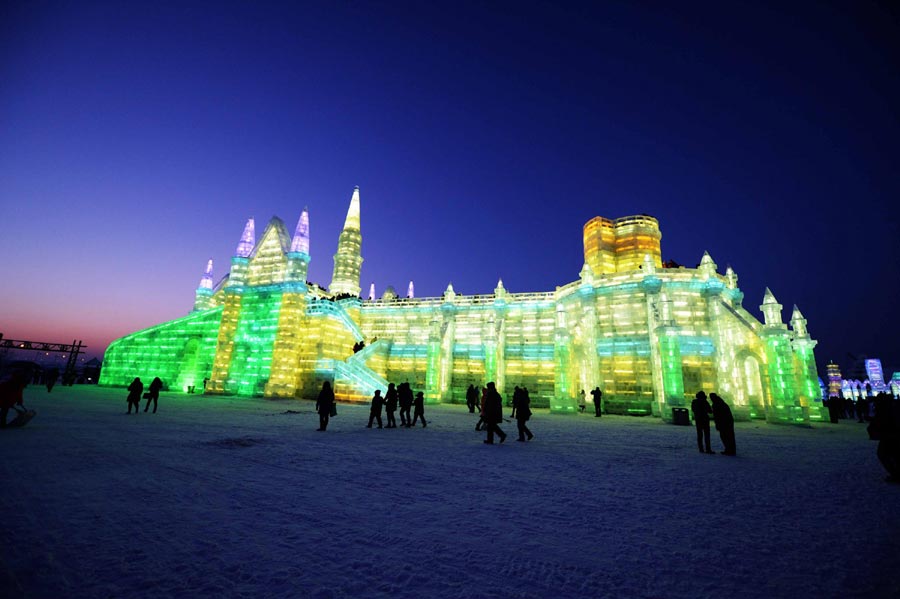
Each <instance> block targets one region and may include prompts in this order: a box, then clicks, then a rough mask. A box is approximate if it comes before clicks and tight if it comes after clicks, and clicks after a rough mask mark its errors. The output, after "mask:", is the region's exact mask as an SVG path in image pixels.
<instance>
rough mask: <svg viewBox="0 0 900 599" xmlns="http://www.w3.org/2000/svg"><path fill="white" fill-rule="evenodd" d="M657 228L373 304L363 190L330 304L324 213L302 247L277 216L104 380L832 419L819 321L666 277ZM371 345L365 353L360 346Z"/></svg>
mask: <svg viewBox="0 0 900 599" xmlns="http://www.w3.org/2000/svg"><path fill="white" fill-rule="evenodd" d="M661 238H662V234H661V233H660V229H659V224H658V222H657V220H656V219H655V218H653V217H651V216H646V215H638V216H629V217H624V218H618V219H606V218H601V217H597V218H594V219H592V220H590V221H588V223H587V224H585V226H584V229H583V241H584V266H583V268H582V269H581V273H580V276H579V278H578V279H577V280H575V281H573V282H571V283H569V284H567V285H564V286H562V287H558V288H556V289H555V290H554V291H548V292H536V293H511V292H509V291H507V290H506V288H505V287H504V286H503V282H502V281H499V282H498V283H497V287H496V288H495V289H494V291H493V293H491V294H486V295H465V296H464V295H461V294H458V293H456V292H455V290H454V289H453V286H452V285H448V286H447V289H446V290H445V291H444V293H443V295H441V296H440V297H430V298H416V297H414V289H413V285H412V282H410V284H409V287H408V291H407V297H406V298H400V297H398V295H397V293H396V292H395V291H394V289H393V288H392V287H387V288H386V290H385V292H384V295H383V296H382V298H381V299H375V287H374V284H372V285H371V286H370V288H369V294H368V297H369V299H368V300H367V301H365V300H362V299H360V298H359V297H358V296H359V293H360V269H361V265H362V261H363V258H362V252H361V247H362V235H361V230H360V198H359V189H358V188H357V189H355V190H354V191H353V194H352V198H351V201H350V207H349V209H348V212H347V217H346V219H345V222H344V228H343V230H342V232H341V234H340V238H339V240H338V247H337V252H336V253H335V255H334V271H333V275H332V282H331V286H330V288H329V289H328V291H325V290H324V289H322V288H320V287H318V286H316V285H314V284H311V283H307V281H306V276H307V269H308V266H309V261H310V253H309V214H308V211H307V210H305V209H304V210H303V212H302V214H301V216H300V220H299V222H298V224H297V227H296V229H295V231H294V235H293V237H291V236H290V235H289V234H288V231H287V229H286V227H285V224H284V223H283V222H282V221H281V220H280V219H278V218H273V219H272V220H271V221H270V222H269V223H268V225H267V226H266V228H265V231H264V232H263V233H262V236H261V237H260V238H259V240H258V241H257V240H256V237H255V224H254V221H253V219H250V220H249V221H248V222H247V225H246V226H245V228H244V232H243V234H242V236H241V239H240V243H239V244H238V247H237V249H236V251H235V255H234V257H233V258H232V259H231V268H230V271H229V273H228V275H227V276H226V277H225V278H224V279H223V280H222V281H221V282H219V284H218V285H216V286H213V285H211V281H212V278H211V277H212V264H211V263H209V264H207V268H206V271H205V272H204V274H203V277H202V278H201V282H200V286H199V288H198V289H197V291H196V299H195V304H194V311H193V312H192V313H191V314H189V315H188V316H185V317H183V318H180V319H177V320H174V321H171V322H167V323H163V324H160V325H157V326H155V327H151V328H149V329H146V330H143V331H138V332H136V333H133V334H131V335H128V336H126V337H123V338H121V339H118V340H116V341H115V342H113V344H112V345H110V347H109V349H108V350H107V352H106V356H105V360H104V366H103V375H102V381H101V382H102V384H104V385H126V384H128V383H129V382H130V381H131V379H132V378H133V377H134V376H135V375H138V374H139V375H141V376H143V377H153V376H159V377H161V378H162V379H163V380H165V381H167V382H168V383H169V384H170V385H171V386H172V387H174V388H178V389H186V388H187V387H190V386H194V387H196V388H198V389H199V388H200V382H201V381H203V380H205V379H208V383H207V384H206V386H205V391H206V392H207V393H220V394H234V395H245V396H255V395H265V396H274V397H314V396H315V395H316V393H317V392H318V390H319V388H320V387H321V384H322V382H323V381H325V380H328V381H332V382H333V384H334V387H335V392H336V395H337V396H338V398H340V399H343V400H350V401H367V400H368V399H369V398H370V397H371V395H372V392H373V391H374V389H376V388H380V389H386V388H387V381H388V380H391V381H395V382H401V381H409V382H410V383H411V384H412V385H413V387H414V388H417V389H423V390H424V392H425V397H426V398H427V401H428V402H431V403H436V402H460V403H461V402H463V401H465V391H466V388H467V387H468V385H469V384H475V385H478V386H481V385H484V384H485V383H486V382H488V381H494V382H495V383H496V385H497V388H498V389H499V390H500V391H501V393H504V394H509V393H510V392H511V390H512V387H513V386H514V385H520V386H526V387H528V389H529V391H530V395H531V398H532V400H533V404H534V405H535V406H538V407H549V408H550V410H551V411H552V412H557V413H575V411H576V404H577V401H576V400H577V398H578V396H579V392H580V391H581V390H582V389H586V390H589V389H592V388H594V387H596V386H599V387H600V388H601V389H602V390H603V392H604V400H605V402H604V403H605V404H606V407H607V409H608V410H609V411H610V412H612V413H618V414H653V415H656V416H659V417H662V418H664V419H666V420H670V419H671V418H672V410H673V408H678V407H684V406H687V405H689V403H690V399H691V398H692V397H693V395H694V393H695V392H696V391H697V390H699V389H705V390H707V391H708V392H709V391H716V392H717V393H718V394H719V395H720V396H722V397H723V398H724V399H725V400H726V401H727V402H728V403H729V404H731V406H732V408H733V410H734V412H735V415H736V416H737V417H738V418H744V419H747V418H766V419H768V420H769V421H771V422H785V423H801V424H802V423H808V422H810V421H811V420H823V412H822V404H821V402H819V401H818V400H819V398H820V395H821V393H820V389H819V384H818V376H817V374H816V363H815V357H814V353H813V349H814V348H815V345H816V342H815V341H814V340H813V339H812V338H811V337H810V336H809V333H808V331H807V327H806V319H805V318H804V317H803V315H802V314H801V312H800V310H799V309H797V307H796V306H795V307H794V309H793V311H792V313H791V318H790V328H789V327H788V325H787V324H785V323H784V322H783V320H782V305H781V304H779V303H778V302H777V300H776V299H775V296H774V295H773V294H772V292H771V291H770V290H768V289H766V292H765V295H764V298H763V301H762V305H761V306H760V309H761V310H762V312H763V316H764V319H763V321H762V322H760V321H759V320H758V319H757V318H756V317H754V316H753V315H752V314H750V313H749V312H748V311H747V310H745V309H744V307H743V306H742V302H743V293H742V292H741V291H740V289H739V288H738V286H737V281H738V277H737V274H735V272H734V271H733V270H732V269H731V268H728V269H727V270H726V272H725V274H724V275H722V274H719V273H718V269H717V266H716V263H715V262H714V261H713V259H712V258H711V257H710V256H709V254H707V253H704V254H703V257H702V259H701V261H700V264H699V265H698V267H697V268H681V267H679V268H663V267H662V255H661V250H660V241H661ZM360 341H365V348H364V349H362V350H361V351H358V352H356V353H354V352H353V347H354V344H357V343H358V342H360Z"/></svg>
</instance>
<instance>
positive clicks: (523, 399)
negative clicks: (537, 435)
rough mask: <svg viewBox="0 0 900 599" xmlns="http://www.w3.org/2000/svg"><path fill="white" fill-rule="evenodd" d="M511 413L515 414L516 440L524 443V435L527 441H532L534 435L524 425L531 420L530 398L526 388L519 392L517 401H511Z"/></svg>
mask: <svg viewBox="0 0 900 599" xmlns="http://www.w3.org/2000/svg"><path fill="white" fill-rule="evenodd" d="M513 411H515V413H516V426H517V427H518V428H519V438H518V439H517V440H518V441H523V442H524V441H525V436H526V435H527V436H528V440H529V441H531V440H532V439H534V435H533V434H531V431H530V430H528V427H527V426H525V423H526V422H528V420H529V419H530V418H531V398H530V397H529V396H528V387H525V388H524V389H521V390H520V391H519V398H518V400H515V399H513Z"/></svg>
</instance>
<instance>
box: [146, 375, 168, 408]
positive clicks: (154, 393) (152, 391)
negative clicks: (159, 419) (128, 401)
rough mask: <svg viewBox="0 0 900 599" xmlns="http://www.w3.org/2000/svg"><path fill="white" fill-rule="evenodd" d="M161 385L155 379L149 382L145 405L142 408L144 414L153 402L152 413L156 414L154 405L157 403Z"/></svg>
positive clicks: (157, 378)
mask: <svg viewBox="0 0 900 599" xmlns="http://www.w3.org/2000/svg"><path fill="white" fill-rule="evenodd" d="M162 386H163V383H162V381H161V380H160V379H159V377H156V378H155V379H153V380H152V381H150V387H149V389H148V393H147V395H148V397H147V405H146V406H144V411H145V412H146V411H147V410H148V409H149V408H150V402H151V401H152V402H153V413H154V414H156V404H157V402H158V401H159V390H160V389H162Z"/></svg>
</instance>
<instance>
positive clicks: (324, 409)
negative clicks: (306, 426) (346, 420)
mask: <svg viewBox="0 0 900 599" xmlns="http://www.w3.org/2000/svg"><path fill="white" fill-rule="evenodd" d="M333 408H334V391H332V390H331V383H329V382H328V381H325V382H324V383H322V390H321V391H319V397H318V398H317V399H316V412H318V413H319V428H317V429H316V430H317V431H324V430H325V429H326V428H328V418H329V416H331V410H332V409H333Z"/></svg>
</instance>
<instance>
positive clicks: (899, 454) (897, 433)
mask: <svg viewBox="0 0 900 599" xmlns="http://www.w3.org/2000/svg"><path fill="white" fill-rule="evenodd" d="M874 403H875V414H874V415H873V417H872V421H871V423H870V424H869V427H868V432H869V438H870V439H872V440H877V441H878V449H877V452H876V453H877V455H878V461H879V462H881V465H882V466H884V469H885V470H887V473H888V476H887V478H885V479H884V480H886V481H887V482H890V483H900V422H898V420H900V413H898V407H897V406H895V405H894V404H895V402H894V400H893V399H892V398H891V396H890V395H888V394H887V393H879V394H878V395H877V396H875V399H874Z"/></svg>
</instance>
